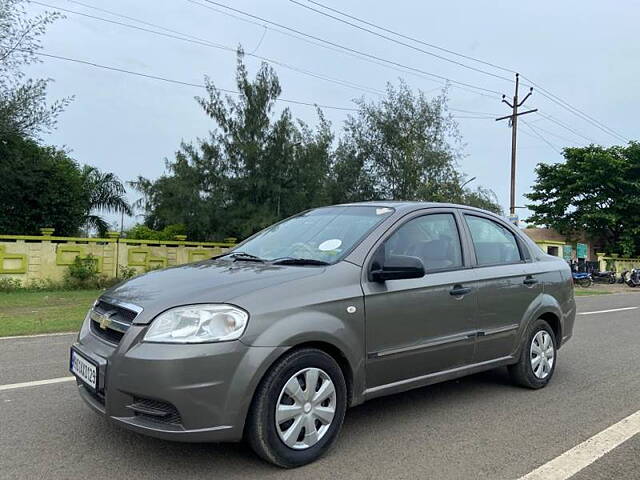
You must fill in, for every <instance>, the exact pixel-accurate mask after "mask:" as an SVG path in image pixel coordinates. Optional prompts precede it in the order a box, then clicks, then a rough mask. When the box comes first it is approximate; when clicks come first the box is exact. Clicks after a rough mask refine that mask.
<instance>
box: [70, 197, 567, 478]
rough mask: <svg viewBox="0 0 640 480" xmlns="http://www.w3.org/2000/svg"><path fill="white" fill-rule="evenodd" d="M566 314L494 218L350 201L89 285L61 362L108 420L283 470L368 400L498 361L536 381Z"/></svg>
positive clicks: (559, 340) (558, 281) (558, 293)
mask: <svg viewBox="0 0 640 480" xmlns="http://www.w3.org/2000/svg"><path fill="white" fill-rule="evenodd" d="M574 318H575V302H574V297H573V285H572V279H571V273H570V270H569V267H568V265H567V264H566V263H565V262H564V261H562V260H561V259H559V258H556V257H552V256H549V255H546V254H545V253H543V252H542V251H541V250H540V249H539V248H538V247H537V246H536V245H535V244H534V243H533V242H531V241H530V240H529V239H528V238H527V237H526V236H525V235H523V234H522V233H521V232H520V231H519V230H518V229H517V228H515V227H514V226H512V225H511V224H509V223H508V222H507V221H505V220H504V219H503V218H501V217H498V216H496V215H494V214H491V213H488V212H485V211H482V210H478V209H474V208H470V207H464V206H460V205H450V204H438V203H415V202H369V203H356V204H348V205H338V206H331V207H324V208H317V209H313V210H309V211H306V212H303V213H300V214H299V215H296V216H294V217H291V218H289V219H287V220H284V221H282V222H280V223H278V224H275V225H273V226H271V227H269V228H267V229H265V230H263V231H261V232H259V233H257V234H255V235H254V236H252V237H250V238H249V239H247V240H246V241H244V242H243V243H241V244H240V245H238V246H237V247H236V248H235V249H234V250H232V251H230V252H228V253H226V254H224V255H220V256H218V257H216V258H213V259H211V260H208V261H203V262H199V263H193V264H188V265H181V266H176V267H173V268H168V269H165V270H159V271H152V272H149V273H147V274H145V275H141V276H139V277H136V278H133V279H131V280H129V281H127V282H125V283H122V284H120V285H118V286H116V287H114V288H112V289H111V290H109V291H107V292H105V294H104V295H102V296H101V297H100V298H99V299H98V300H97V301H96V303H95V304H94V306H93V308H92V309H91V310H90V311H89V313H88V314H87V317H86V320H85V321H84V324H83V326H82V330H81V332H80V334H79V336H78V340H77V342H76V343H75V344H74V345H73V347H72V350H71V359H70V368H71V371H72V372H73V373H74V374H75V375H76V377H77V379H78V381H77V384H78V389H79V392H80V395H81V396H82V398H83V399H84V400H85V401H86V402H87V403H88V404H89V405H90V406H91V407H92V408H93V409H94V410H96V411H97V412H99V413H101V414H102V415H105V416H107V417H108V418H109V419H110V420H112V421H113V422H115V423H117V424H119V425H121V426H123V427H125V428H128V429H131V430H134V431H136V432H140V433H143V434H146V435H151V436H155V437H160V438H165V439H170V440H179V441H189V442H200V441H215V442H217V441H238V440H241V439H243V438H244V439H246V440H247V441H248V443H249V444H250V445H251V446H252V448H253V449H254V450H255V451H256V452H257V454H258V455H260V456H261V457H262V458H264V459H265V460H267V461H269V462H272V463H274V464H276V465H279V466H282V467H296V466H300V465H303V464H306V463H309V462H311V461H313V460H315V459H317V458H318V457H320V456H321V455H322V454H323V453H324V452H326V451H327V450H328V449H329V448H330V447H331V445H333V444H334V443H335V442H336V439H337V437H338V433H339V431H340V428H341V426H342V422H343V419H344V416H345V412H346V410H347V407H351V406H354V405H358V404H360V403H362V402H364V401H366V400H369V399H371V398H375V397H378V396H381V395H388V394H392V393H398V392H402V391H405V390H408V389H412V388H416V387H422V386H425V385H429V384H432V383H436V382H442V381H445V380H450V379H453V378H457V377H461V376H464V375H469V374H472V373H476V372H480V371H482V370H487V369H491V368H496V367H502V366H507V367H508V368H509V371H510V373H511V375H512V377H513V379H514V381H515V382H516V383H518V384H520V385H523V386H525V387H529V388H532V389H537V388H541V387H544V386H545V385H546V384H547V383H548V382H549V381H550V379H551V377H552V376H553V373H554V369H555V367H556V364H557V359H558V353H557V352H558V349H559V348H560V347H561V346H562V345H564V343H565V342H566V341H567V340H568V339H569V338H570V337H571V334H572V331H573V324H574Z"/></svg>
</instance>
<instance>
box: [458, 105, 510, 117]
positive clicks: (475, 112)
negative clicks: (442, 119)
mask: <svg viewBox="0 0 640 480" xmlns="http://www.w3.org/2000/svg"><path fill="white" fill-rule="evenodd" d="M449 110H451V111H452V112H462V113H473V114H477V115H484V116H488V117H495V116H496V115H500V114H499V113H491V112H477V111H474V110H463V109H461V108H453V107H449Z"/></svg>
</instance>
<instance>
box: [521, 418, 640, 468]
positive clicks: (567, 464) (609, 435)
mask: <svg viewBox="0 0 640 480" xmlns="http://www.w3.org/2000/svg"><path fill="white" fill-rule="evenodd" d="M638 433H640V410H638V411H637V412H635V413H632V414H631V415H629V416H628V417H626V418H623V419H622V420H620V421H619V422H618V423H614V424H613V425H611V426H610V427H608V428H606V429H604V430H602V431H601V432H599V433H597V434H595V435H593V436H592V437H590V438H588V439H587V440H585V441H584V442H582V443H580V444H578V445H576V446H575V447H573V448H571V449H569V450H567V451H566V452H564V453H563V454H562V455H559V456H558V457H556V458H554V459H552V460H550V461H548V462H547V463H545V464H544V465H541V466H539V467H538V468H536V469H535V470H533V471H531V472H529V473H527V474H526V475H524V476H522V477H520V478H519V479H518V480H566V479H568V478H570V477H572V476H574V475H575V474H576V473H578V472H580V471H581V470H583V469H585V468H586V467H588V466H590V465H592V464H593V463H594V462H596V461H597V460H598V459H600V458H602V457H603V456H604V455H606V454H607V453H609V452H610V451H611V450H613V449H615V448H616V447H619V446H620V445H622V444H623V443H624V442H626V441H627V440H629V439H630V438H632V437H634V436H635V435H637V434H638Z"/></svg>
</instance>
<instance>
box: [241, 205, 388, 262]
mask: <svg viewBox="0 0 640 480" xmlns="http://www.w3.org/2000/svg"><path fill="white" fill-rule="evenodd" d="M393 212H394V209H393V208H388V207H376V206H344V207H325V208H317V209H315V210H310V211H308V212H305V213H303V214H300V215H297V216H295V217H292V218H290V219H289V220H285V221H284V222H281V223H279V224H276V225H273V226H272V227H269V228H266V229H265V230H263V231H262V232H260V233H258V234H257V235H256V236H254V237H253V238H251V239H250V240H248V241H247V242H245V243H244V244H242V245H240V246H238V248H237V249H236V250H237V251H239V252H243V253H246V254H249V255H255V256H257V257H260V258H261V259H263V260H267V261H273V260H278V259H286V258H299V259H310V260H317V261H321V262H327V263H335V262H337V261H339V260H340V259H342V257H344V255H346V254H347V253H348V252H349V250H351V249H352V248H353V247H354V246H355V245H357V244H358V243H360V241H361V240H362V239H363V238H364V237H365V236H366V235H367V234H368V233H369V232H370V231H371V230H372V229H373V228H374V227H376V226H377V225H378V224H380V222H382V221H383V220H384V219H385V218H388V217H389V216H390V215H391V214H392V213H393ZM231 253H233V252H231Z"/></svg>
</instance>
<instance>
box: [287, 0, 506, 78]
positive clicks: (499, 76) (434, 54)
mask: <svg viewBox="0 0 640 480" xmlns="http://www.w3.org/2000/svg"><path fill="white" fill-rule="evenodd" d="M289 1H290V2H291V3H295V4H296V5H299V6H301V7H302V8H306V9H308V10H311V11H312V12H316V13H319V14H320V15H324V16H325V17H328V18H332V19H334V20H336V21H338V22H341V23H344V24H346V25H350V26H352V27H354V28H357V29H358V30H362V31H363V32H367V33H370V34H372V35H375V36H376V37H380V38H384V39H385V40H389V41H390V42H394V43H397V44H399V45H403V46H405V47H407V48H411V49H412V50H416V51H418V52H421V53H424V54H426V55H430V56H432V57H435V58H438V59H440V60H444V61H445V62H450V63H453V64H455V65H458V66H460V67H463V68H467V69H469V70H473V71H475V72H479V73H483V74H485V75H489V76H491V77H494V78H499V79H500V80H504V81H506V82H509V83H513V80H511V79H510V78H507V77H504V76H502V75H496V74H495V73H491V72H488V71H486V70H482V69H481V68H476V67H472V66H471V65H467V64H465V63H462V62H458V61H456V60H452V59H451V58H447V57H444V56H442V55H438V54H437V53H433V52H429V51H427V50H424V49H422V48H420V47H416V46H415V45H411V44H409V43H405V42H402V41H400V40H396V39H395V38H392V37H389V36H387V35H383V34H381V33H378V32H375V31H373V30H369V29H368V28H365V27H362V26H360V25H357V24H355V23H352V22H349V21H348V20H344V19H342V18H339V17H336V16H334V15H331V14H329V13H326V12H323V11H321V10H317V9H315V8H313V7H310V6H309V5H305V4H303V3H301V2H299V1H297V0H289ZM313 3H315V2H313Z"/></svg>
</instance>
